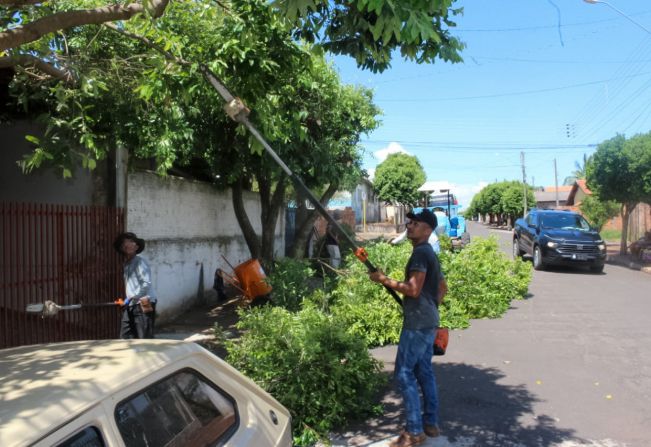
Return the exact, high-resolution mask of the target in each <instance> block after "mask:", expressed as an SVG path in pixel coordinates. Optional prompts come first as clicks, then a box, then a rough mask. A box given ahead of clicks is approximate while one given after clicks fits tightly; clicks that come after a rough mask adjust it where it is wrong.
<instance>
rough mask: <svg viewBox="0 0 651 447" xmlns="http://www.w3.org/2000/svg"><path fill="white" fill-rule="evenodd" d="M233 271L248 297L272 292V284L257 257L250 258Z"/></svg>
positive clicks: (252, 297)
mask: <svg viewBox="0 0 651 447" xmlns="http://www.w3.org/2000/svg"><path fill="white" fill-rule="evenodd" d="M233 272H234V273H235V276H237V279H238V281H239V282H240V287H241V288H242V290H244V293H245V294H246V297H247V298H248V299H251V300H252V299H254V298H257V297H259V296H264V295H267V294H268V293H270V292H271V286H270V285H269V283H268V282H267V275H265V273H264V270H262V266H261V265H260V263H259V262H258V260H257V259H249V260H248V261H246V262H243V263H242V264H240V265H238V266H237V267H235V268H234V269H233Z"/></svg>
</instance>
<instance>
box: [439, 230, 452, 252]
mask: <svg viewBox="0 0 651 447" xmlns="http://www.w3.org/2000/svg"><path fill="white" fill-rule="evenodd" d="M438 238H439V244H441V251H452V239H450V236H448V235H447V234H439V235H438Z"/></svg>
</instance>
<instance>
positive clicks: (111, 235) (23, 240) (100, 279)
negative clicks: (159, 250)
mask: <svg viewBox="0 0 651 447" xmlns="http://www.w3.org/2000/svg"><path fill="white" fill-rule="evenodd" d="M123 228H124V212H123V210H122V209H119V208H109V207H91V206H67V205H46V204H28V203H7V202H0V234H2V239H1V240H0V348H6V347H11V346H20V345H27V344H34V343H50V342H60V341H69V340H91V339H105V338H116V337H117V336H118V326H119V310H118V309H117V308H115V307H89V308H82V309H79V310H67V311H61V312H59V313H58V314H57V315H56V316H54V317H50V318H41V316H39V315H34V314H28V313H26V312H25V308H26V305H27V304H29V303H43V302H44V301H46V300H52V301H54V302H55V303H57V304H78V303H86V304H90V303H103V302H109V301H113V300H115V299H116V298H117V297H121V296H123V290H124V285H123V280H122V267H121V262H120V259H119V256H118V254H117V253H116V252H115V250H114V249H113V240H114V239H115V237H116V236H117V234H119V233H120V232H122V231H123Z"/></svg>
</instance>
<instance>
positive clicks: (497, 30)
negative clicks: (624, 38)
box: [450, 11, 651, 33]
mask: <svg viewBox="0 0 651 447" xmlns="http://www.w3.org/2000/svg"><path fill="white" fill-rule="evenodd" d="M649 13H651V11H642V12H637V13H634V14H628V15H629V16H632V17H635V16H641V15H646V14H649ZM621 20H622V18H621V17H616V18H612V19H602V20H594V21H590V22H575V23H566V24H564V25H563V24H561V25H538V26H523V27H518V28H483V29H481V28H475V29H473V28H465V29H464V28H451V30H450V31H455V32H462V33H503V32H519V31H536V30H547V29H551V28H558V27H559V26H560V27H562V28H569V27H573V26H587V25H598V24H601V23H609V22H618V21H621Z"/></svg>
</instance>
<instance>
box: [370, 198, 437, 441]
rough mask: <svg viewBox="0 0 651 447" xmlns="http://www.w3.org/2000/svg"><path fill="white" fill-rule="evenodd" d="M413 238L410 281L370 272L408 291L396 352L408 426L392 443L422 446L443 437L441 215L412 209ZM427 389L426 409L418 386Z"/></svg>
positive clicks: (407, 273) (379, 280) (407, 272)
mask: <svg viewBox="0 0 651 447" xmlns="http://www.w3.org/2000/svg"><path fill="white" fill-rule="evenodd" d="M407 218H408V219H409V221H408V222H407V238H409V240H410V241H411V243H412V245H413V247H414V248H413V251H412V253H411V257H410V258H409V261H408V262H407V266H406V268H405V280H404V281H397V280H395V279H391V278H389V277H388V276H386V275H385V274H384V273H382V272H381V271H377V272H373V273H370V274H369V277H370V278H371V280H372V281H375V282H377V283H380V284H382V285H383V286H386V287H389V288H391V289H393V290H395V291H396V292H399V293H402V294H403V295H404V300H403V311H404V317H403V323H402V331H401V332H400V341H399V342H398V353H397V355H396V364H395V372H394V374H395V377H396V379H397V381H398V385H399V388H400V392H401V394H402V397H403V402H404V405H405V413H406V417H407V426H406V428H405V430H404V431H403V432H402V433H400V436H399V437H398V438H397V439H395V440H394V441H392V442H391V443H390V444H389V445H390V446H391V447H410V446H416V445H420V444H422V443H423V442H425V440H426V439H427V436H429V437H436V436H439V434H440V433H439V426H438V423H439V420H438V406H439V402H438V391H437V388H436V378H435V377H434V371H433V370H432V355H433V345H434V338H435V337H436V328H437V327H438V325H439V312H438V305H439V304H440V302H441V301H442V300H443V296H444V295H445V293H446V292H447V284H446V283H445V279H444V278H443V274H442V272H441V266H440V264H439V260H438V257H437V256H436V255H435V254H434V250H433V249H432V246H431V245H430V244H429V243H428V239H429V237H430V235H431V233H432V231H434V229H435V228H436V225H437V219H436V216H435V215H434V214H433V213H432V212H431V211H430V210H428V209H426V208H425V209H423V210H422V211H421V212H419V213H408V214H407ZM419 387H420V389H421V390H422V393H423V402H424V408H423V410H424V411H422V412H421V404H420V396H419V392H418V388H419Z"/></svg>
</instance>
